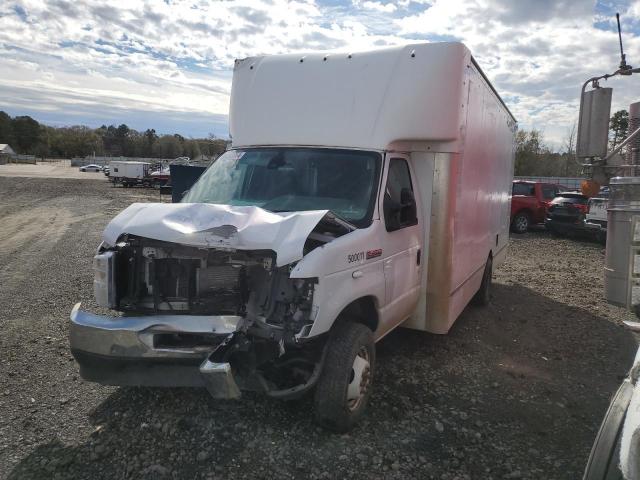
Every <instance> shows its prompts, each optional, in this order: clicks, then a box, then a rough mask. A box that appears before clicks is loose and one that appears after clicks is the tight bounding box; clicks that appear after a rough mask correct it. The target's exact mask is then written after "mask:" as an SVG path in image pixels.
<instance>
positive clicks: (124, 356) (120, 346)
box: [69, 303, 243, 398]
mask: <svg viewBox="0 0 640 480" xmlns="http://www.w3.org/2000/svg"><path fill="white" fill-rule="evenodd" d="M242 322H243V319H242V317H239V316H231V315H223V316H198V315H149V316H140V317H110V316H102V315H95V314H93V313H89V312H86V311H83V310H80V304H79V303H78V304H76V305H75V306H74V307H73V310H72V311H71V324H70V335H69V338H70V344H71V352H72V354H73V356H74V357H75V359H76V361H77V362H78V364H79V365H80V375H81V376H82V378H84V379H85V380H89V381H92V382H97V383H100V384H103V385H120V386H153V387H207V390H209V392H210V393H211V394H212V395H213V396H214V397H215V398H237V397H239V395H240V390H239V388H238V386H237V385H236V383H235V380H234V378H233V374H232V370H231V366H230V365H229V363H225V362H217V363H214V362H211V361H210V360H209V358H208V357H209V355H210V354H211V353H212V351H215V350H218V348H217V347H218V346H219V345H220V344H222V343H224V342H225V340H227V339H228V338H229V337H230V336H231V334H232V333H233V332H236V331H237V330H238V329H239V328H241V326H242Z"/></svg>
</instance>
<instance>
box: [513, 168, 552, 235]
mask: <svg viewBox="0 0 640 480" xmlns="http://www.w3.org/2000/svg"><path fill="white" fill-rule="evenodd" d="M562 189H563V187H561V186H560V185H556V184H554V183H542V182H531V181H524V180H514V182H513V187H512V191H511V195H512V197H511V230H512V231H513V232H515V233H524V232H526V231H527V230H528V229H529V227H530V226H531V225H535V224H538V223H544V219H545V216H546V214H547V209H548V208H549V204H550V203H551V200H553V199H554V198H555V196H556V195H557V194H558V192H560V191H561V190H562Z"/></svg>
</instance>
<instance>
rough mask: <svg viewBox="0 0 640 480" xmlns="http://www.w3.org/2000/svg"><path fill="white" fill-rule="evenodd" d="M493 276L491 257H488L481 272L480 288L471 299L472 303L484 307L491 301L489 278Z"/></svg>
mask: <svg viewBox="0 0 640 480" xmlns="http://www.w3.org/2000/svg"><path fill="white" fill-rule="evenodd" d="M492 277H493V259H492V258H491V257H489V258H488V259H487V263H486V265H485V266H484V273H483V274H482V283H480V288H479V289H478V291H477V292H476V294H475V295H474V297H473V298H472V299H471V302H472V303H473V304H474V305H477V306H479V307H486V306H487V305H489V302H490V301H491V280H492Z"/></svg>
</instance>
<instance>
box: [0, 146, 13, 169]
mask: <svg viewBox="0 0 640 480" xmlns="http://www.w3.org/2000/svg"><path fill="white" fill-rule="evenodd" d="M15 154H16V152H14V151H13V148H11V146H10V145H9V144H8V143H0V165H4V164H5V163H7V162H8V161H9V159H10V158H11V157H13V156H14V155H15Z"/></svg>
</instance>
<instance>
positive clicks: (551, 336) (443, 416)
mask: <svg viewBox="0 0 640 480" xmlns="http://www.w3.org/2000/svg"><path fill="white" fill-rule="evenodd" d="M156 198H157V197H156V196H155V194H153V193H152V192H148V191H143V190H137V189H127V190H124V189H114V188H110V187H109V186H108V185H107V184H106V182H104V181H95V182H91V181H85V182H78V181H73V180H53V179H33V178H32V179H28V178H0V312H1V313H0V325H1V326H2V332H3V333H2V335H1V336H0V352H2V355H1V356H0V357H1V358H0V478H11V479H18V478H20V479H22V478H48V479H58V478H74V479H75V478H87V479H100V478H105V479H107V478H108V479H112V478H189V479H210V478H299V477H302V476H304V477H306V478H308V479H316V478H367V479H370V478H390V479H393V478H398V479H400V478H402V479H411V478H415V479H418V478H420V479H423V478H437V479H471V478H473V479H476V478H482V479H503V478H511V479H515V478H523V479H524V478H528V479H543V478H544V479H575V478H580V477H581V475H582V470H583V467H584V465H585V463H586V459H587V456H588V453H589V449H590V446H591V443H592V441H593V438H594V436H595V433H596V431H597V428H598V425H599V423H600V421H601V419H602V417H603V415H604V412H605V410H606V407H607V405H608V401H609V398H610V396H611V394H612V393H613V392H614V391H615V389H616V388H617V386H618V384H619V382H620V381H621V379H622V378H623V377H624V376H625V374H626V370H627V368H628V367H629V366H630V365H631V361H632V359H633V354H634V351H635V349H636V341H635V339H634V338H633V337H632V336H631V335H630V334H629V333H627V332H626V331H625V330H624V329H623V328H622V327H621V326H620V322H621V320H623V319H624V318H628V317H627V316H626V314H625V313H624V312H622V311H621V310H619V309H616V308H614V307H610V306H608V305H607V304H606V303H605V302H604V301H603V293H602V292H603V286H602V265H603V260H604V251H603V248H602V247H601V246H600V245H598V244H595V243H589V242H583V241H576V240H570V239H555V238H552V237H550V236H549V235H547V234H546V233H545V232H544V231H540V232H534V233H530V234H526V235H522V236H518V237H514V238H513V239H512V240H511V245H510V253H509V258H508V261H507V262H506V263H505V264H504V265H503V266H502V267H501V268H500V269H499V270H498V271H497V272H496V274H495V279H494V282H495V283H494V290H493V300H492V304H491V305H490V306H489V307H486V308H468V309H467V310H466V311H465V312H464V313H463V314H462V316H461V317H460V319H459V320H458V321H457V323H456V325H455V326H454V328H453V329H452V331H451V332H450V334H449V335H446V336H436V335H429V334H423V333H417V332H414V331H410V330H404V329H400V330H396V331H395V332H393V333H392V334H390V335H389V336H387V337H386V338H385V339H384V340H383V341H381V342H380V343H379V344H378V371H377V373H376V379H375V390H374V394H373V397H372V401H371V405H370V410H369V412H368V415H367V417H366V419H365V421H364V422H363V423H362V424H361V425H359V426H358V427H357V428H356V429H355V430H354V431H352V432H351V433H350V434H347V435H335V434H330V433H327V432H325V431H323V430H320V429H319V428H317V427H315V426H314V424H313V423H312V421H311V418H312V415H311V413H310V410H311V404H312V402H311V401H310V399H308V398H307V399H303V400H301V401H296V402H289V403H285V402H278V401H276V400H271V399H268V398H264V397H261V396H258V395H246V396H244V397H243V399H241V400H240V401H236V402H220V401H214V400H213V399H211V398H210V397H209V396H208V394H207V393H206V392H205V391H200V390H197V389H135V388H114V387H103V386H99V385H94V384H90V383H86V382H84V381H82V380H81V379H80V378H79V376H78V369H77V366H76V364H75V362H74V361H73V358H72V357H71V354H70V353H69V347H68V341H67V321H68V320H67V319H68V314H69V311H70V310H71V307H72V305H73V304H74V303H75V302H77V301H83V302H90V300H91V295H92V292H91V291H92V271H91V259H92V255H93V252H94V250H95V247H96V246H97V244H98V243H99V238H100V234H101V231H102V229H103V228H104V226H105V224H106V223H107V222H108V220H109V219H110V218H111V217H113V216H114V215H115V214H116V213H117V212H118V211H120V210H121V209H122V208H124V207H125V206H127V205H128V204H129V203H131V202H132V201H155V199H156Z"/></svg>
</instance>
